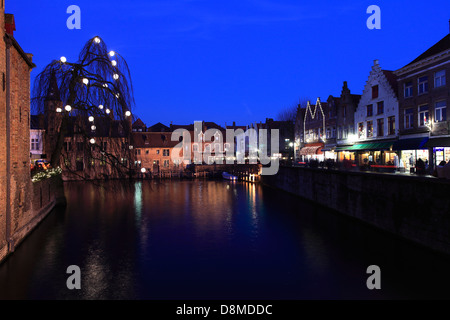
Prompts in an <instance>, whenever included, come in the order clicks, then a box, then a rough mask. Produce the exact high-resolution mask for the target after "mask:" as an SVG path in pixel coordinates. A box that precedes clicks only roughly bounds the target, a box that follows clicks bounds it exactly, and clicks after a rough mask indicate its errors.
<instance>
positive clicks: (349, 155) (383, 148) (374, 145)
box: [339, 141, 399, 171]
mask: <svg viewBox="0 0 450 320" xmlns="http://www.w3.org/2000/svg"><path fill="white" fill-rule="evenodd" d="M393 143H394V141H384V142H371V143H359V144H355V145H353V146H349V147H339V150H340V152H339V153H340V157H341V159H342V161H344V158H345V159H349V160H352V161H353V162H354V165H356V166H357V167H360V168H361V169H363V170H368V169H370V170H377V171H385V170H388V171H393V170H395V169H396V168H397V167H398V163H399V160H398V155H397V153H396V152H395V151H393V150H392V145H393Z"/></svg>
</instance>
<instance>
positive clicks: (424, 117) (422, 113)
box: [419, 105, 430, 127]
mask: <svg viewBox="0 0 450 320" xmlns="http://www.w3.org/2000/svg"><path fill="white" fill-rule="evenodd" d="M429 118H430V115H429V113H428V106H427V105H426V106H420V107H419V126H421V127H423V126H425V124H426V123H427V122H428V120H429Z"/></svg>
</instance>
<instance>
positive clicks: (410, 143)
mask: <svg viewBox="0 0 450 320" xmlns="http://www.w3.org/2000/svg"><path fill="white" fill-rule="evenodd" d="M427 141H428V137H425V138H423V137H422V138H411V139H402V140H398V141H395V142H394V145H393V146H392V150H396V151H398V150H420V149H427V148H426V147H424V145H425V143H426V142H427Z"/></svg>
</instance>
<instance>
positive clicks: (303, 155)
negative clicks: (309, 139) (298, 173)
mask: <svg viewBox="0 0 450 320" xmlns="http://www.w3.org/2000/svg"><path fill="white" fill-rule="evenodd" d="M323 148H324V144H323V143H310V144H306V145H305V146H304V147H303V148H301V149H300V153H299V154H300V159H301V161H303V162H309V161H311V160H316V161H319V162H323V161H324V160H325V154H324V152H322V149H323Z"/></svg>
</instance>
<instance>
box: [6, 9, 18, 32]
mask: <svg viewBox="0 0 450 320" xmlns="http://www.w3.org/2000/svg"><path fill="white" fill-rule="evenodd" d="M5 30H6V33H7V34H9V35H11V36H14V31H16V23H15V22H14V15H13V14H10V13H5Z"/></svg>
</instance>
